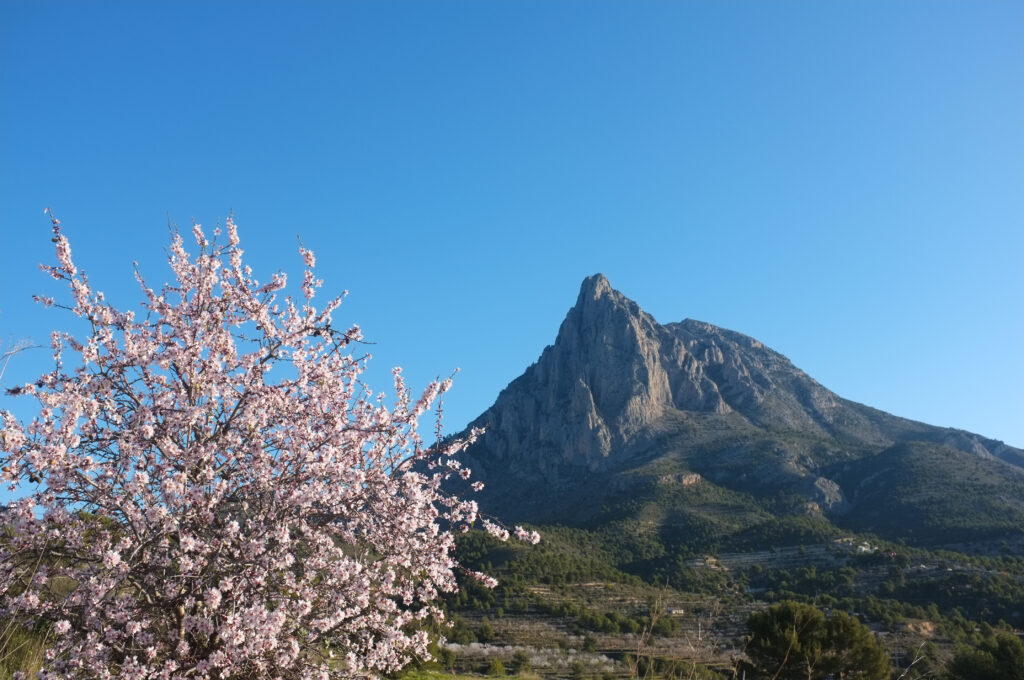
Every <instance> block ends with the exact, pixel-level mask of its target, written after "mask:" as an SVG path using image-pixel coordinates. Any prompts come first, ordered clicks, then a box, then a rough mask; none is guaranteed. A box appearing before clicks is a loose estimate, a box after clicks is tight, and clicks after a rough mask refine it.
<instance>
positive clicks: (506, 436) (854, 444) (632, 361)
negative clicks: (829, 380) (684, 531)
mask: <svg viewBox="0 0 1024 680" xmlns="http://www.w3.org/2000/svg"><path fill="white" fill-rule="evenodd" d="M472 425H474V426H485V427H486V429H487V431H486V434H485V435H484V436H483V437H482V438H481V439H480V440H479V441H478V442H477V443H476V444H475V445H474V446H473V447H471V448H470V449H469V450H468V451H467V452H466V454H465V458H466V461H467V463H469V464H470V465H472V466H473V467H474V468H475V470H476V472H477V474H479V475H480V476H481V477H482V478H483V480H484V481H485V482H486V483H487V484H488V489H487V491H485V494H484V496H483V498H482V499H481V503H482V505H484V506H486V505H487V504H488V503H490V504H491V507H492V509H493V510H494V511H504V512H505V513H506V514H508V513H511V514H513V515H516V516H519V517H527V518H528V517H531V516H534V515H538V514H540V515H544V513H551V512H556V513H557V512H560V511H559V510H558V508H559V507H562V506H563V505H565V504H572V503H574V502H576V500H579V499H578V498H577V495H576V494H577V492H580V490H581V489H584V488H588V489H590V491H588V492H587V493H590V494H593V493H598V494H600V493H607V492H608V489H611V488H617V487H616V484H619V485H621V483H622V479H623V475H626V476H632V477H635V476H636V475H635V471H636V470H637V469H640V468H642V467H643V466H644V465H647V464H649V463H650V462H651V461H654V460H658V459H661V458H665V457H666V456H668V457H670V458H673V460H677V462H679V463H680V465H681V466H682V468H684V469H685V471H693V472H699V473H702V474H705V475H709V476H711V477H716V476H719V477H721V476H724V475H730V474H734V473H735V474H737V475H739V476H741V477H745V478H747V479H748V481H750V479H753V480H754V481H756V482H757V483H761V484H766V485H772V486H774V487H776V488H777V487H778V486H779V485H782V486H784V487H791V488H792V489H793V490H794V491H795V492H797V493H802V494H804V495H806V496H807V497H808V498H809V499H811V501H812V502H814V503H818V504H820V505H821V506H822V507H825V508H826V509H833V510H837V511H838V510H840V509H844V508H847V507H848V506H849V500H848V498H847V495H848V493H846V492H844V490H843V489H841V488H840V487H839V485H838V484H837V483H836V482H835V481H833V480H832V479H830V478H829V477H828V476H827V475H826V474H825V468H826V467H827V466H828V465H830V464H832V463H834V462H835V461H837V460H853V459H855V458H857V457H858V456H862V455H865V454H866V453H869V452H878V451H881V450H883V449H885V448H886V447H889V446H892V445H893V444H895V443H898V442H902V441H911V440H919V441H926V442H932V443H936V444H939V445H944V446H952V447H954V448H957V449H960V450H963V451H967V452H970V453H971V454H973V455H976V456H979V457H982V458H987V459H991V460H995V459H997V458H998V459H1001V460H1002V461H1006V462H1008V463H1010V465H1007V466H1006V467H1007V468H1012V469H1013V470H1014V472H1013V473H1012V474H1015V473H1016V472H1024V470H1021V469H1020V468H1018V467H1016V466H1020V465H1022V464H1024V452H1022V451H1019V450H1017V449H1013V448H1011V447H1008V446H1005V445H1004V444H1002V443H1001V442H995V441H992V440H989V439H985V438H982V437H979V436H977V435H972V434H970V433H965V432H962V431H957V430H951V429H946V428H938V427H932V426H929V425H925V424H923V423H917V422H914V421H910V420H906V419H903V418H898V417H896V416H892V415H889V414H887V413H884V412H882V411H878V410H875V409H871V408H869V407H866V406H863V405H861V404H856V403H854V402H850V401H847V400H845V399H842V398H841V397H839V396H838V395H836V394H834V393H833V392H831V391H829V390H828V389H826V388H825V387H823V386H822V385H820V384H819V383H818V382H816V381H815V380H814V379H813V378H811V377H810V376H808V375H807V374H806V373H804V372H803V371H801V370H800V369H798V368H797V367H796V366H794V365H793V364H792V362H790V361H789V359H787V358H786V357H785V356H783V355H782V354H780V353H778V352H776V351H774V350H772V349H770V348H768V347H766V346H764V345H763V344H762V343H760V342H758V341H757V340H755V339H754V338H751V337H748V336H746V335H743V334H741V333H737V332H734V331H730V330H726V329H723V328H719V327H717V326H714V325H712V324H709V323H704V322H701V321H695V320H691V319H686V320H683V321H680V322H676V323H668V324H660V323H658V322H657V321H656V320H655V319H654V317H652V316H651V315H650V314H647V313H646V312H644V311H643V310H642V309H641V308H640V306H639V305H638V304H637V303H636V302H634V301H632V300H630V299H629V298H627V297H626V296H625V295H623V294H622V293H620V292H619V291H617V290H615V289H614V288H613V287H612V286H611V283H610V282H609V281H608V279H607V278H606V277H605V276H604V275H602V274H594V275H593V276H589V277H587V278H586V279H584V280H583V283H582V285H581V286H580V292H579V296H578V298H577V300H576V304H575V305H574V306H573V307H572V308H571V309H570V310H569V311H568V313H567V314H566V317H565V319H564V320H563V321H562V324H561V326H560V328H559V330H558V334H557V336H556V338H555V342H554V344H552V345H550V346H548V347H546V348H545V349H544V350H543V351H542V352H541V355H540V357H539V358H538V360H537V361H536V363H534V364H533V365H531V366H530V367H529V368H527V369H526V371H525V372H524V373H523V374H522V375H521V376H519V377H518V378H516V379H515V380H513V381H512V382H511V383H510V384H509V385H508V387H506V388H505V389H504V390H503V391H502V392H501V394H499V395H498V398H497V400H496V401H495V403H494V405H493V406H491V407H490V408H489V409H487V411H485V412H484V413H483V414H481V415H480V416H479V417H478V418H477V419H476V420H475V421H474V422H473V423H472ZM712 452H714V453H712ZM595 480H603V481H601V482H599V483H598V482H596V481H595ZM616 480H617V481H616ZM733 481H736V480H733ZM593 483H598V488H597V489H594V488H591V486H592V484H593ZM588 485H590V486H588ZM523 488H529V489H531V492H530V494H526V496H524V495H523V494H522V493H521V492H520V490H521V489H523ZM531 494H532V496H533V507H532V509H531V500H530V498H529V496H530V495H531ZM552 494H556V495H557V497H558V502H551V501H550V500H549V497H550V496H551V495H552ZM574 499H575V500H574ZM590 505H592V503H590Z"/></svg>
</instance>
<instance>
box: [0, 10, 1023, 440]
mask: <svg viewBox="0 0 1024 680" xmlns="http://www.w3.org/2000/svg"><path fill="white" fill-rule="evenodd" d="M47 206H51V207H52V208H53V209H54V211H55V212H56V213H57V215H58V216H59V217H60V218H61V219H62V220H63V222H64V224H65V226H66V233H67V234H68V236H69V237H70V239H71V242H72V248H73V250H74V253H75V255H76V258H77V260H78V262H79V265H80V266H81V267H83V268H85V269H86V270H87V271H88V272H89V273H90V275H91V277H92V279H93V280H94V282H95V283H96V284H97V286H98V287H99V288H101V289H103V290H105V291H106V292H107V294H108V296H110V297H112V298H113V299H115V300H117V301H119V302H121V303H122V304H124V305H132V304H135V302H136V301H137V300H138V299H139V296H138V293H137V291H136V288H135V285H134V282H133V280H132V268H131V262H132V261H133V260H138V261H139V262H140V263H141V265H142V268H143V271H144V272H145V273H146V274H147V275H148V276H149V278H150V279H151V281H152V282H154V283H162V282H163V281H164V280H166V278H167V270H166V267H165V265H164V264H163V263H162V260H161V257H162V247H163V246H164V245H165V244H166V243H167V241H168V234H167V224H168V220H170V221H172V222H175V223H177V224H179V225H181V226H182V227H183V228H186V229H187V228H188V227H189V226H190V223H191V221H192V219H193V218H194V219H195V220H197V221H199V222H201V223H203V224H205V225H208V226H211V227H212V226H213V225H214V224H215V223H216V222H217V221H218V220H223V218H224V217H225V216H226V215H227V214H228V212H229V211H232V210H233V211H234V214H235V217H236V220H237V222H238V223H239V225H240V228H241V233H242V238H243V245H244V246H245V248H246V249H247V253H248V255H249V256H250V258H251V262H252V264H253V265H254V267H255V269H256V270H257V272H258V273H260V274H261V275H262V276H261V278H269V275H270V274H271V273H272V272H273V271H276V270H277V269H278V268H284V269H285V270H286V271H289V272H291V273H293V274H295V273H297V272H298V271H299V266H300V262H301V260H300V259H299V256H298V254H297V252H296V240H295V236H296V234H300V235H301V236H302V239H303V241H304V242H305V243H306V245H308V246H310V247H311V248H313V249H314V250H315V251H316V253H317V255H318V258H319V260H320V262H321V264H322V268H321V272H322V275H323V276H324V278H325V281H326V286H325V290H327V291H340V290H342V289H349V290H350V291H351V294H350V296H349V299H348V302H347V303H346V305H345V307H344V313H343V314H342V315H341V316H342V318H343V319H344V320H346V321H354V322H358V323H360V324H361V325H362V326H363V328H364V330H365V331H366V333H367V335H368V337H369V338H370V339H372V340H374V341H376V342H377V345H376V346H375V347H374V348H373V352H374V355H375V359H374V365H375V369H374V372H373V373H372V375H371V380H372V382H373V384H374V386H375V387H377V388H378V389H386V388H387V387H388V369H389V368H390V367H391V366H392V365H402V366H404V367H405V368H406V370H407V374H408V375H409V376H410V377H411V380H412V382H413V383H414V384H420V385H422V384H424V383H426V381H427V380H429V379H430V378H431V377H433V376H435V375H438V374H440V375H447V374H448V373H449V372H450V371H451V370H452V369H453V368H455V367H461V368H462V373H461V374H460V375H459V377H458V379H457V382H456V387H455V389H454V390H453V391H452V393H451V394H450V396H449V399H448V403H447V412H448V415H449V418H448V426H449V429H450V430H455V429H458V428H460V427H461V426H462V425H463V424H465V423H466V422H467V421H468V420H470V419H471V418H472V417H474V416H476V415H477V414H478V413H479V412H481V411H482V410H483V409H484V408H486V407H487V406H488V405H489V404H490V403H491V402H492V401H493V399H494V397H495V396H496V395H497V393H498V391H499V390H500V389H501V388H502V387H504V386H505V385H506V384H507V383H508V382H509V381H510V380H511V379H513V378H514V377H516V376H517V375H519V374H520V373H521V372H522V371H523V369H524V368H526V366H528V365H529V364H530V363H531V362H532V361H533V360H534V359H535V358H536V357H537V356H538V355H539V353H540V352H541V350H542V349H543V348H544V346H545V345H546V344H549V343H550V342H552V341H553V340H554V337H555V334H556V331H557V328H558V324H559V323H560V322H561V320H562V318H563V317H564V314H565V312H566V311H567V309H568V308H569V307H570V306H571V305H572V304H573V302H574V300H575V297H576V294H577V290H578V286H579V284H580V281H581V280H582V279H583V278H584V277H585V276H587V275H589V274H592V273H594V272H598V271H600V272H603V273H605V274H606V275H607V276H608V277H609V278H610V280H611V282H612V284H613V285H614V286H615V287H616V288H618V289H620V290H621V291H623V292H624V293H625V294H626V295H628V296H630V297H632V298H633V299H635V300H637V301H638V302H639V303H640V304H641V306H643V307H644V308H645V309H647V310H648V311H649V312H651V313H652V314H653V315H654V316H655V317H656V318H657V319H659V320H660V321H665V322H667V321H675V320H680V319H683V318H686V317H690V318H695V319H700V320H704V321H708V322H711V323H715V324H718V325H721V326H725V327H727V328H731V329H734V330H738V331H741V332H744V333H747V334H749V335H752V336H754V337H756V338H758V339H760V340H762V341H763V342H765V343H766V344H768V345H769V346H771V347H774V348H775V349H777V350H779V351H781V352H782V353H784V354H786V355H787V356H789V357H790V358H791V359H792V360H793V361H794V362H795V363H796V364H797V365H798V366H800V367H801V368H803V369H804V370H806V371H807V372H808V373H809V374H811V375H812V376H814V377H815V378H817V379H818V380H819V381H820V382H822V383H823V384H824V385H825V386H827V387H829V388H831V389H833V390H835V391H836V392H838V393H839V394H840V395H842V396H844V397H847V398H850V399H853V400H856V401H860V402H864V403H867V404H870V405H872V406H876V407H878V408H882V409H885V410H887V411H890V412H893V413H896V414H898V415H903V416H907V417H911V418H915V419H919V420H923V421H926V422H929V423H933V424H937V425H946V426H955V427H961V428H965V429H968V430H972V431H976V432H979V433H982V434H985V435H988V436H992V437H996V438H999V439H1003V440H1005V441H1007V442H1008V443H1010V444H1014V445H1017V446H1024V393H1022V385H1024V3H1021V2H1002V1H999V0H993V1H990V2H976V1H968V2H921V1H915V2H860V1H858V2H838V1H836V2H822V3H811V2H803V1H801V2H768V1H764V2H683V1H679V2H632V1H630V2H626V1H623V2H601V1H598V2H583V1H579V2H561V1H558V0H551V1H544V2H530V1H524V0H516V1H514V2H493V1H488V2H480V1H478V0H467V1H465V2H427V1H422V0H418V1H416V2H408V3H398V2H324V3H314V2H299V3H285V2H280V3H264V2H227V1H222V2H204V3H198V2H134V3H129V2H123V3H103V2H87V3H83V2H70V3H53V2H45V1H44V2H36V1H33V2H28V1H24V0H3V2H0V237H2V238H0V340H3V341H6V342H10V341H14V340H17V339H19V338H23V337H29V338H33V339H36V340H41V341H45V339H46V337H47V331H48V329H50V328H53V327H58V326H62V325H65V324H66V323H67V321H68V319H67V317H66V316H65V315H63V314H62V313H61V312H60V311H59V310H58V311H55V310H52V309H51V310H43V309H41V308H38V307H37V306H35V305H33V304H32V303H31V302H30V299H29V296H30V295H31V294H32V293H36V292H49V291H51V290H52V289H53V286H52V282H50V281H49V280H48V279H47V277H45V276H44V275H43V274H42V273H41V272H39V271H38V270H37V268H36V265H37V264H38V263H40V262H49V261H51V259H52V254H51V252H50V246H51V244H50V241H49V234H48V226H47V221H46V218H45V217H44V215H43V208H45V207H47ZM45 359H46V353H45V351H37V352H35V353H28V354H23V355H21V356H19V357H18V358H17V359H16V360H15V362H14V363H12V365H11V368H10V369H9V371H8V375H7V377H6V379H5V382H6V383H7V385H8V386H9V385H11V384H12V383H14V382H18V381H22V380H26V379H28V378H29V377H30V376H32V375H33V374H35V373H38V372H40V371H41V370H43V369H45V367H46V361H45ZM0 407H5V408H14V409H15V410H16V411H17V412H19V413H22V414H23V415H24V410H23V407H21V406H18V405H17V402H12V400H11V399H10V398H6V397H5V398H0Z"/></svg>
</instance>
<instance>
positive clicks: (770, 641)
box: [740, 602, 892, 680]
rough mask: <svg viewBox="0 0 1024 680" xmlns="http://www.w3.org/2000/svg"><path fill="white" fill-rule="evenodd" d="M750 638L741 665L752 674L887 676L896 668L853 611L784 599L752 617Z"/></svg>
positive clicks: (782, 677) (872, 679)
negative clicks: (828, 611) (829, 612)
mask: <svg viewBox="0 0 1024 680" xmlns="http://www.w3.org/2000/svg"><path fill="white" fill-rule="evenodd" d="M747 625H748V627H749V628H750V641H749V643H748V644H747V647H746V655H747V657H748V658H749V659H750V660H749V662H744V663H743V664H742V665H741V667H740V670H741V671H743V672H745V673H747V674H749V675H750V677H751V678H777V679H778V680H825V678H828V677H839V678H844V679H845V678H850V679H853V678H857V679H859V680H887V678H888V677H889V674H890V672H891V670H892V666H891V665H890V663H889V659H888V657H887V656H886V653H885V650H884V649H883V648H882V646H881V645H880V644H879V643H878V642H877V641H876V640H875V638H874V636H873V635H872V634H871V631H870V630H868V629H867V628H866V627H865V626H864V625H862V624H861V623H860V622H859V621H857V620H856V619H855V618H853V617H852V616H849V615H847V614H844V613H842V612H834V613H833V614H832V615H831V616H830V617H826V616H825V614H824V613H823V612H822V611H821V610H819V609H817V608H815V607H812V606H810V605H806V604H801V603H799V602H779V603H777V604H774V605H772V606H771V607H769V608H768V609H766V610H765V611H763V612H755V613H754V614H751V615H750V618H749V619H748V621H747Z"/></svg>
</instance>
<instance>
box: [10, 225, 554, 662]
mask: <svg viewBox="0 0 1024 680" xmlns="http://www.w3.org/2000/svg"><path fill="white" fill-rule="evenodd" d="M52 223H53V232H54V238H53V241H54V243H55V244H56V251H57V260H58V262H57V264H56V265H55V266H52V267H44V269H46V270H47V271H48V272H49V273H50V274H51V275H52V276H53V277H54V278H56V279H59V280H62V281H64V282H66V283H67V284H68V285H69V287H70V290H71V296H72V299H71V302H70V304H69V305H67V308H68V309H70V310H71V311H72V312H73V313H74V314H75V315H77V316H78V317H81V318H82V319H83V320H84V321H85V322H87V324H88V327H90V328H91V333H89V334H88V337H85V338H83V339H81V340H76V339H75V338H74V337H73V336H72V335H71V334H69V333H63V332H57V333H53V335H52V338H51V342H52V346H53V353H54V360H55V368H54V370H53V371H51V372H49V373H46V374H44V375H43V376H41V377H40V378H39V379H38V380H37V381H35V382H34V383H30V384H27V385H24V386H20V387H16V388H14V389H12V390H9V392H12V393H14V394H21V395H25V396H29V397H34V398H35V399H37V400H38V402H39V404H40V410H39V414H38V416H37V417H36V418H35V419H34V420H33V421H32V422H31V423H28V424H23V423H19V422H18V421H16V419H14V418H13V417H12V416H11V414H9V413H4V414H3V416H2V417H3V420H2V427H0V450H2V452H3V453H2V454H0V459H2V460H0V462H2V463H3V476H4V479H5V480H6V482H7V483H9V484H10V488H11V489H12V490H15V489H19V488H20V489H21V491H20V492H21V493H25V489H26V486H24V482H25V481H26V480H28V481H31V482H33V483H34V484H35V486H33V487H30V488H31V489H33V491H32V492H31V493H30V495H26V496H24V497H22V498H21V499H20V500H17V501H16V502H14V503H12V504H11V505H10V506H9V508H8V509H7V511H6V512H5V513H4V516H3V523H4V525H5V532H6V533H5V534H4V536H3V538H2V540H0V609H2V612H0V613H2V614H3V615H4V616H5V617H7V618H8V620H13V621H18V622H24V623H26V624H29V625H32V624H35V625H37V626H38V625H40V624H42V625H43V627H45V628H47V629H48V630H49V631H50V633H51V638H50V639H51V641H52V643H51V648H50V650H49V652H48V660H47V673H49V674H50V675H48V676H47V677H55V678H56V677H68V678H112V677H120V678H178V677H181V678H200V679H201V678H307V677H311V678H316V677H319V678H336V677H352V676H360V675H362V676H365V675H367V674H375V673H379V672H387V671H393V670H396V669H398V668H400V667H402V666H403V665H404V664H406V663H407V662H408V661H410V660H411V659H412V658H415V657H423V656H426V655H427V645H428V638H427V634H426V633H425V632H424V630H423V623H424V621H425V620H427V619H431V618H434V619H436V618H439V617H441V611H440V609H439V608H438V606H437V605H436V600H437V598H438V596H439V593H441V592H450V591H452V590H454V589H455V588H456V582H455V578H454V570H456V569H457V568H458V566H457V565H456V564H455V562H454V560H453V558H452V549H453V532H454V531H458V530H460V529H465V528H466V527H468V526H469V525H471V524H472V523H473V522H475V521H477V516H476V515H477V511H476V505H475V503H473V502H472V501H469V500H465V499H459V498H457V497H453V496H450V495H448V494H446V493H445V491H444V489H443V488H442V484H443V483H444V482H445V480H446V479H448V478H450V477H452V476H453V475H457V476H461V477H463V478H467V477H468V475H469V473H468V471H467V470H465V469H462V468H460V466H459V464H458V461H457V460H455V458H453V456H455V454H457V453H458V452H459V451H460V450H461V448H462V447H464V446H465V445H466V444H467V443H468V442H467V441H465V440H462V441H448V442H441V441H440V440H439V441H438V443H436V444H434V445H432V446H427V445H425V444H424V442H423V439H422V438H421V436H420V435H419V434H418V430H417V419H418V418H419V417H420V416H421V415H422V414H423V413H424V412H425V411H426V410H428V409H429V408H430V407H431V404H432V402H433V401H434V400H435V399H436V398H438V396H439V395H441V394H442V393H443V392H444V391H445V390H447V389H448V387H449V385H450V379H449V380H444V381H435V382H434V383H432V384H431V385H429V386H428V387H427V389H426V390H425V392H424V393H423V394H422V396H419V397H418V398H415V397H414V396H413V395H412V394H411V392H410V390H409V389H408V388H407V387H406V386H405V384H404V383H403V381H402V377H401V373H400V371H399V370H397V369H396V370H395V372H394V376H395V390H396V395H395V397H394V402H393V403H392V404H391V405H390V407H389V406H387V405H386V404H385V401H384V398H383V396H380V397H374V396H373V395H371V394H370V393H369V392H368V391H367V389H366V388H365V387H364V385H363V384H362V382H361V381H360V375H361V372H362V370H363V369H364V366H365V357H360V356H358V355H357V354H356V353H354V352H353V349H354V348H355V347H358V345H357V344H356V343H358V341H359V340H360V331H359V328H358V327H356V326H353V327H351V328H349V329H347V330H339V329H336V328H335V327H333V326H332V314H333V313H334V312H335V311H336V310H337V308H338V306H339V304H340V302H341V299H340V298H336V299H333V300H331V301H330V302H328V303H327V304H325V305H324V306H323V308H322V309H319V310H318V309H316V308H315V307H314V305H313V302H312V301H313V298H314V294H315V292H316V291H317V289H318V288H319V287H320V285H321V281H320V280H319V279H317V278H316V276H315V274H314V265H315V260H314V256H313V253H312V252H310V251H309V250H307V249H305V248H302V247H301V246H300V249H299V250H300V252H301V254H302V257H303V259H304V261H305V274H304V279H303V282H302V286H301V288H302V296H301V297H300V298H299V299H292V298H291V297H289V298H285V299H280V296H279V291H281V290H282V289H283V288H284V286H285V277H284V275H283V274H277V275H275V276H273V278H272V279H271V280H270V282H269V283H265V284H263V285H260V284H259V283H258V282H257V281H256V280H254V279H253V276H252V272H251V270H250V269H249V267H247V266H245V265H243V263H242V254H243V253H242V250H241V249H240V247H239V239H238V233H237V229H236V226H235V225H234V223H233V222H232V221H231V220H230V219H229V220H228V221H227V223H226V225H225V231H226V243H224V242H220V243H218V240H219V239H221V238H223V237H224V236H225V235H222V234H221V233H220V232H219V230H218V231H215V232H214V234H213V237H212V241H211V240H208V239H207V237H206V235H205V234H204V232H203V230H202V229H201V228H200V227H198V226H197V227H195V228H194V230H193V231H194V235H195V240H196V243H197V245H198V248H199V252H198V255H196V256H195V257H192V256H191V255H190V254H189V253H188V252H187V251H186V248H185V245H184V241H183V239H182V237H181V236H180V235H175V236H174V239H173V242H172V245H171V247H170V250H169V261H170V266H171V268H172V270H173V273H174V277H175V279H176V283H175V284H174V285H171V286H165V287H164V288H163V289H162V290H160V291H156V290H153V289H151V288H150V287H148V286H147V285H146V283H145V281H144V280H143V278H142V277H141V276H138V275H137V278H138V280H139V283H140V285H141V286H142V290H143V293H144V295H145V302H144V304H143V308H144V313H143V314H140V315H135V314H133V313H132V312H130V311H129V312H122V311H119V310H117V309H115V308H114V307H112V306H111V305H110V304H108V303H107V302H106V301H105V300H104V297H103V294H102V293H100V292H98V291H95V290H93V288H92V287H91V286H90V284H89V282H88V280H87V279H86V277H85V275H84V274H83V273H82V272H80V271H79V270H78V269H77V268H76V266H75V264H74V263H73V261H72V258H71V249H70V246H69V245H68V241H67V239H66V238H65V236H64V235H63V234H62V233H61V229H60V223H59V222H58V221H57V220H56V219H53V220H52ZM40 300H41V302H43V304H46V305H51V304H53V300H52V299H46V298H41V299H40ZM272 369H274V370H273V372H272V373H271V371H272ZM438 429H440V425H438ZM484 526H485V528H487V529H488V530H489V531H490V532H491V533H493V534H495V535H498V536H499V537H507V536H508V532H506V531H505V530H504V529H502V528H501V527H499V526H497V525H494V524H492V523H490V522H485V523H484ZM516 534H517V535H518V537H519V538H522V539H526V540H531V541H534V542H535V541H536V540H537V536H536V534H531V533H528V532H526V531H524V530H523V529H521V528H518V527H517V528H516ZM474 575H475V576H476V577H478V578H480V579H483V580H489V577H486V576H485V575H483V574H474Z"/></svg>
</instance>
